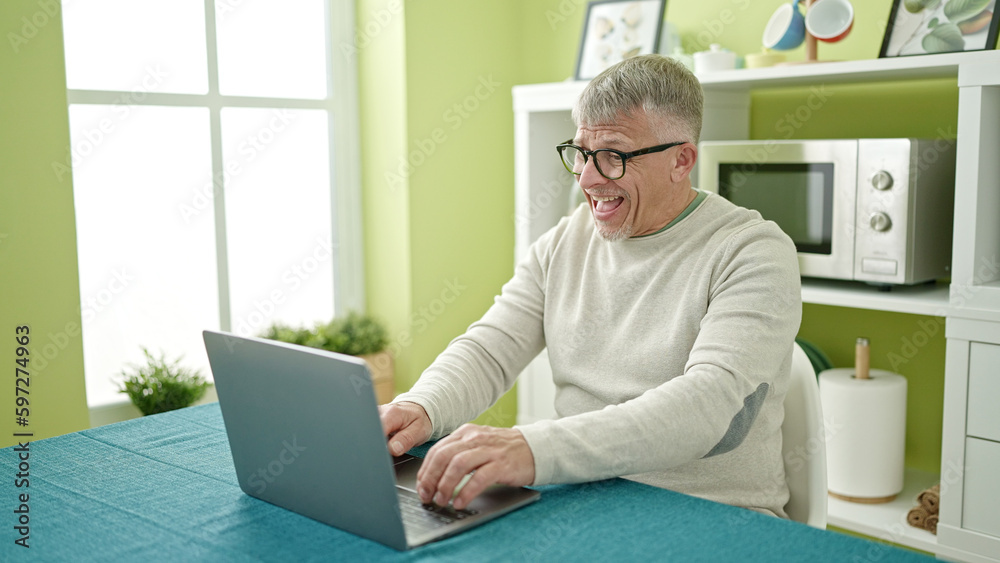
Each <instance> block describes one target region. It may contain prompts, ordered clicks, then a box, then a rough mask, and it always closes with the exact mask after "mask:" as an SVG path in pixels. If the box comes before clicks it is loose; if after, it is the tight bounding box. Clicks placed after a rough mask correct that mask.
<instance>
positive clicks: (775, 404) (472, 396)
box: [396, 194, 802, 516]
mask: <svg viewBox="0 0 1000 563" xmlns="http://www.w3.org/2000/svg"><path fill="white" fill-rule="evenodd" d="M692 205H697V207H696V208H694V209H693V211H691V212H690V214H688V215H687V216H686V217H683V218H682V219H681V220H680V221H678V222H676V223H675V224H673V225H672V226H670V227H669V228H667V229H666V230H664V231H661V232H659V233H656V234H653V235H649V236H645V237H634V238H630V239H627V240H624V241H620V242H607V241H605V240H603V239H601V238H600V236H599V235H597V234H596V233H595V232H594V225H593V219H592V218H591V214H590V210H589V209H588V208H587V206H586V205H581V206H580V207H579V208H578V209H577V210H576V211H575V212H574V213H573V214H572V215H570V216H568V217H565V218H563V219H562V220H561V221H560V222H559V224H558V225H556V227H554V228H553V229H551V230H550V231H549V232H547V233H545V234H544V235H543V236H542V237H541V238H539V240H538V241H536V242H535V244H534V245H532V247H531V249H530V250H529V252H528V255H527V256H526V257H525V259H524V260H522V262H521V263H520V264H519V265H518V266H517V268H516V272H515V274H514V277H513V278H512V279H511V280H510V281H509V282H508V283H507V284H506V285H504V287H503V290H502V292H501V295H500V296H498V297H497V298H496V301H495V303H494V305H493V306H492V307H491V308H490V309H489V311H487V312H486V314H485V315H484V316H483V318H482V319H481V320H479V321H478V322H476V323H474V324H472V325H471V326H470V327H469V329H468V331H467V332H466V333H465V334H464V335H462V336H460V337H458V338H456V339H455V340H454V341H452V342H451V344H450V345H449V346H448V348H447V349H446V350H445V351H444V352H443V353H442V354H441V355H440V356H438V358H437V359H436V360H435V362H434V363H433V364H432V365H431V366H430V367H429V368H427V370H426V371H425V372H424V373H423V375H422V376H421V378H420V380H419V381H418V382H417V383H416V384H415V385H414V387H413V389H411V390H410V391H409V392H407V393H404V394H402V395H400V396H399V397H397V398H396V401H413V402H416V403H418V404H420V405H421V406H423V407H424V409H425V410H426V411H427V414H428V416H429V417H430V419H431V422H432V424H433V426H434V435H433V437H434V438H440V437H442V436H444V435H446V434H447V433H449V432H451V431H453V430H454V429H456V428H457V427H458V426H460V425H461V424H463V423H465V422H468V421H469V420H472V419H473V418H475V417H476V416H478V415H479V414H480V413H481V412H482V411H484V410H485V409H486V408H488V407H489V406H490V405H492V404H493V403H494V402H495V401H496V400H497V399H499V398H500V396H501V395H502V394H503V393H504V392H505V391H507V390H508V389H510V387H511V386H512V385H513V384H514V381H515V379H516V377H517V376H518V374H520V372H521V370H522V369H523V368H524V367H525V366H526V365H527V364H528V362H529V361H531V360H532V359H533V358H534V357H535V356H536V355H537V354H538V353H539V352H540V351H541V350H542V348H545V347H547V348H548V354H549V361H550V363H551V366H552V373H553V379H554V381H555V384H556V399H555V407H556V412H557V413H558V414H559V416H560V418H559V419H558V420H551V421H541V422H537V423H534V424H528V425H524V426H518V427H517V428H518V429H519V430H520V431H521V433H522V434H523V435H524V437H525V439H526V440H527V442H528V445H529V446H530V447H531V451H532V454H533V456H534V459H535V484H536V485H541V484H550V483H569V482H582V481H591V480H597V479H603V478H608V477H615V476H628V478H629V479H633V480H635V481H639V482H643V483H648V484H650V485H654V486H657V487H663V488H668V489H672V490H675V491H680V492H683V493H687V494H691V495H695V496H699V497H702V498H707V499H710V500H715V501H719V502H724V503H727V504H732V505H736V506H743V507H747V508H751V509H754V510H759V511H763V512H770V513H773V514H776V515H780V516H784V510H783V506H784V505H785V503H786V502H787V500H788V489H787V487H786V485H785V479H784V465H783V462H782V458H781V422H782V419H783V416H784V410H783V408H782V401H783V399H784V396H785V391H786V389H787V387H788V377H789V372H790V367H791V352H792V342H793V340H794V338H795V334H796V332H797V331H798V327H799V321H800V318H801V310H802V307H801V294H800V287H799V272H798V263H797V260H796V255H795V248H794V246H793V244H792V242H791V240H789V238H788V237H787V236H786V235H785V234H784V233H783V232H782V231H781V230H780V229H779V228H778V227H777V226H776V225H775V224H774V223H772V222H769V221H764V220H762V219H761V217H760V215H759V214H758V213H757V212H755V211H749V210H747V209H743V208H741V207H736V206H735V205H733V204H731V203H730V202H728V201H727V200H725V199H723V198H722V197H719V196H717V195H714V194H708V197H707V198H705V199H704V201H701V203H700V205H699V204H698V200H696V201H695V203H693V204H692Z"/></svg>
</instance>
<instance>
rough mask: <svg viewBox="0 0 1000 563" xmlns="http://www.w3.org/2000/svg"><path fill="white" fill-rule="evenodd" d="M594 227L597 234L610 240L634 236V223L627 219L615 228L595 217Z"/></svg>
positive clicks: (615, 240) (614, 240)
mask: <svg viewBox="0 0 1000 563" xmlns="http://www.w3.org/2000/svg"><path fill="white" fill-rule="evenodd" d="M594 227H595V229H596V230H597V234H598V235H600V237H601V238H602V239H604V240H606V241H608V242H618V241H622V240H625V239H627V238H629V237H631V236H632V223H631V222H629V221H627V220H626V221H625V222H624V223H623V224H622V225H621V226H620V227H618V228H617V229H615V228H613V227H611V226H610V225H608V224H607V223H605V222H603V221H598V220H597V219H594Z"/></svg>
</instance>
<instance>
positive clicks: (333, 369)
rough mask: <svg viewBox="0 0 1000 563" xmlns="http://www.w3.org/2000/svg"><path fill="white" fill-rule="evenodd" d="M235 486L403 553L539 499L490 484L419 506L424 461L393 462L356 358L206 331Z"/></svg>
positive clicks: (372, 395)
mask: <svg viewBox="0 0 1000 563" xmlns="http://www.w3.org/2000/svg"><path fill="white" fill-rule="evenodd" d="M203 335H204V338H205V348H206V350H207V351H208V359H209V363H210V364H211V366H212V373H213V375H214V376H215V387H216V391H217V392H218V395H219V405H220V408H221V409H222V418H223V421H224V422H225V426H226V434H227V435H228V437H229V445H230V448H231V449H232V453H233V464H234V465H235V466H236V476H237V478H238V479H239V483H240V488H241V489H243V492H245V493H246V494H248V495H250V496H253V497H256V498H259V499H261V500H265V501H267V502H270V503H272V504H275V505H277V506H280V507H282V508H286V509H288V510H291V511H293V512H297V513H299V514H302V515H303V516H308V517H309V518H312V519H314V520H318V521H320V522H323V523H324V524H328V525H330V526H335V527H337V528H340V529H342V530H346V531H348V532H352V533H354V534H357V535H359V536H364V537H366V538H368V539H371V540H374V541H377V542H380V543H383V544H385V545H388V546H390V547H393V548H396V549H400V550H404V549H409V548H411V547H416V546H418V545H422V544H425V543H427V542H430V541H434V540H437V539H441V538H443V537H446V536H450V535H453V534H456V533H459V532H461V531H464V530H466V529H468V528H471V527H474V526H476V525H479V524H482V523H484V522H486V521H488V520H491V519H493V518H496V517H497V516H499V515H501V514H504V513H506V512H509V511H511V510H514V509H516V508H519V507H522V506H524V505H526V504H529V503H531V502H533V501H536V500H538V497H539V493H538V491H533V490H530V489H526V488H522V487H506V486H494V487H491V488H489V489H488V490H486V491H485V492H484V493H483V494H481V495H480V496H479V497H477V498H476V499H475V500H474V501H473V502H472V503H471V504H470V505H469V506H468V507H467V508H466V509H464V510H455V509H454V508H452V507H435V506H433V505H424V504H422V503H421V502H420V497H419V496H418V495H417V493H416V475H417V470H418V469H419V468H420V463H421V461H422V460H421V459H420V458H417V457H413V456H409V455H404V456H402V457H398V458H393V457H392V456H391V455H390V454H389V450H388V448H387V447H386V440H385V437H384V436H383V434H382V425H381V422H380V421H379V416H378V406H377V403H376V401H375V393H374V390H373V388H372V382H371V375H370V374H369V372H368V368H367V365H366V364H365V362H363V361H362V360H360V359H358V358H355V357H352V356H345V355H342V354H335V353H332V352H325V351H322V350H316V349H313V348H306V347H303V346H296V345H294V344H286V343H283V342H275V341H271V340H264V339H260V338H244V337H239V336H235V335H232V334H228V333H224V332H214V331H204V333H203Z"/></svg>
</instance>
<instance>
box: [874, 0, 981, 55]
mask: <svg viewBox="0 0 1000 563" xmlns="http://www.w3.org/2000/svg"><path fill="white" fill-rule="evenodd" d="M998 24H1000V14H998V13H997V0H893V2H892V11H891V12H890V13H889V23H888V25H886V27H885V37H883V38H882V50H881V51H879V55H878V56H879V57H880V58H885V57H905V56H909V55H930V54H934V53H951V52H955V51H982V50H988V49H993V48H994V46H995V45H996V44H997V26H998Z"/></svg>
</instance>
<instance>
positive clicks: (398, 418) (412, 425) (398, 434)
mask: <svg viewBox="0 0 1000 563" xmlns="http://www.w3.org/2000/svg"><path fill="white" fill-rule="evenodd" d="M378 414H379V418H380V419H381V420H382V432H383V433H384V434H385V436H386V438H388V439H389V453H391V454H392V455H394V456H401V455H403V454H404V453H406V452H407V451H409V449H410V448H412V447H414V446H419V445H420V444H423V443H424V442H426V441H427V440H428V439H429V438H430V437H431V432H433V430H434V429H433V426H432V425H431V419H430V417H429V416H427V411H425V410H424V407H422V406H420V405H418V404H416V403H411V402H408V401H402V402H399V403H389V404H388V405H381V406H380V407H379V408H378Z"/></svg>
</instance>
